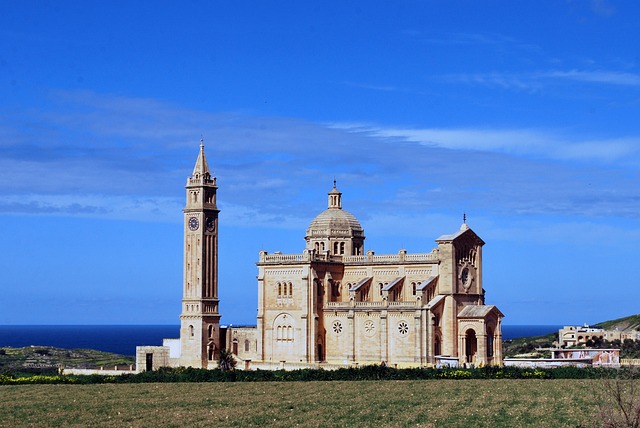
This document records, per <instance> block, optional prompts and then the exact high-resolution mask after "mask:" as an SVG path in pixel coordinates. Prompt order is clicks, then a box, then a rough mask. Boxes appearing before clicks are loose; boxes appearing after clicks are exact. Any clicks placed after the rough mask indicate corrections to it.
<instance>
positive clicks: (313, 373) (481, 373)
mask: <svg viewBox="0 0 640 428" xmlns="http://www.w3.org/2000/svg"><path fill="white" fill-rule="evenodd" d="M621 373H622V374H624V375H625V377H627V378H629V377H633V378H636V379H640V371H638V370H629V369H625V368H623V369H617V370H616V369H603V368H577V367H564V368H554V369H543V368H518V367H482V368H476V369H455V368H450V369H431V368H429V369H424V368H423V369H420V368H416V369H395V368H390V367H382V366H375V365H373V366H364V367H359V368H343V369H338V370H322V369H302V370H292V371H285V370H276V371H268V370H255V371H244V370H235V371H221V370H206V369H194V368H191V367H189V368H184V367H179V368H162V369H160V370H157V371H152V372H143V373H138V374H124V375H120V376H101V375H90V376H76V375H54V376H43V375H38V376H25V377H14V376H11V375H0V385H16V384H18V385H22V384H46V383H70V384H95V383H148V382H274V381H275V382H299V381H338V380H340V381H351V380H421V379H423V380H431V379H599V378H603V377H617V376H620V375H621Z"/></svg>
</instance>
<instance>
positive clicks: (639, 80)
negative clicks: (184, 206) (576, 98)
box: [533, 70, 640, 86]
mask: <svg viewBox="0 0 640 428" xmlns="http://www.w3.org/2000/svg"><path fill="white" fill-rule="evenodd" d="M537 76H538V77H540V78H546V79H565V80H572V81H577V82H587V83H604V84H608V85H620V86H640V74H637V73H627V72H616V71H599V70H596V71H589V70H567V71H561V70H555V71H548V72H541V73H539V74H537V75H534V76H533V77H537Z"/></svg>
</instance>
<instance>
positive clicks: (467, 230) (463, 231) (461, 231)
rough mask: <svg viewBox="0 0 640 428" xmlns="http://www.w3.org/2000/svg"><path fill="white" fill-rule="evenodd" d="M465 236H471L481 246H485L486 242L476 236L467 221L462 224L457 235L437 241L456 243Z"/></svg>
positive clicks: (441, 237) (453, 234)
mask: <svg viewBox="0 0 640 428" xmlns="http://www.w3.org/2000/svg"><path fill="white" fill-rule="evenodd" d="M465 234H469V236H471V237H473V239H475V240H477V241H478V243H479V244H480V245H484V241H483V240H482V239H480V237H479V236H478V235H476V233H475V232H474V231H473V230H471V228H470V227H469V225H468V224H467V223H466V221H465V222H464V223H462V226H460V229H458V230H457V231H456V232H455V233H452V234H450V235H441V236H440V237H438V239H436V242H448V241H455V240H456V239H458V238H459V237H461V236H462V235H465Z"/></svg>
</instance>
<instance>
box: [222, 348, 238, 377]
mask: <svg viewBox="0 0 640 428" xmlns="http://www.w3.org/2000/svg"><path fill="white" fill-rule="evenodd" d="M218 368H219V369H220V370H222V371H223V372H226V371H230V370H234V369H235V368H236V359H235V357H234V356H233V353H231V352H230V351H227V349H226V348H223V349H222V350H221V351H220V357H219V358H218Z"/></svg>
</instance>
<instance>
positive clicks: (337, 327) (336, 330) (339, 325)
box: [331, 320, 342, 334]
mask: <svg viewBox="0 0 640 428" xmlns="http://www.w3.org/2000/svg"><path fill="white" fill-rule="evenodd" d="M331 328H333V332H334V333H335V334H340V333H342V323H341V322H340V321H337V320H336V321H334V322H333V325H332V326H331Z"/></svg>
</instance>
